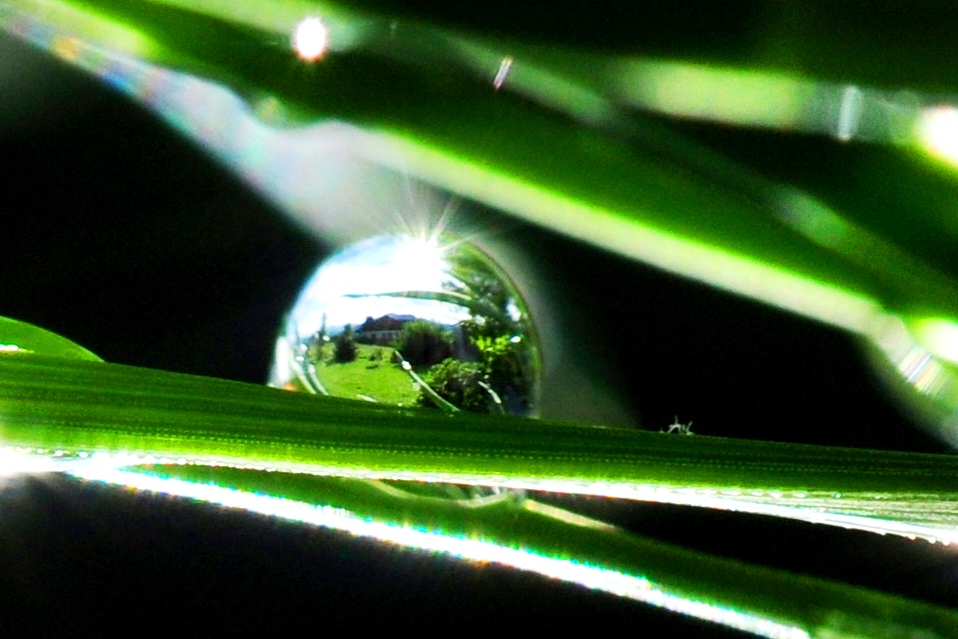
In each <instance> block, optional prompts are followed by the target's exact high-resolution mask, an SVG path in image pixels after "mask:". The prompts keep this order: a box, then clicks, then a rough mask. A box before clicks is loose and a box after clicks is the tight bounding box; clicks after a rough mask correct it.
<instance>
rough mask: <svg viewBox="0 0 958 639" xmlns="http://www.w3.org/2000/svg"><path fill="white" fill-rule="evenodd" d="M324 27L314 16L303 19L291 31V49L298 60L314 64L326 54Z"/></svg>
mask: <svg viewBox="0 0 958 639" xmlns="http://www.w3.org/2000/svg"><path fill="white" fill-rule="evenodd" d="M326 44H327V33H326V25H324V24H323V21H322V20H320V19H319V18H317V17H315V16H310V17H308V18H304V19H303V20H301V21H300V23H299V24H297V25H296V30H295V31H293V49H294V50H295V51H296V54H297V55H299V57H300V58H302V59H303V60H306V61H307V62H315V61H316V60H318V59H319V58H321V57H322V55H323V53H325V52H326Z"/></svg>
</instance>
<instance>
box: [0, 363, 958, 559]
mask: <svg viewBox="0 0 958 639" xmlns="http://www.w3.org/2000/svg"><path fill="white" fill-rule="evenodd" d="M0 441H2V442H3V444H4V445H5V447H6V450H7V452H8V453H13V452H22V453H32V454H34V455H35V456H37V457H40V458H42V457H43V456H44V455H51V454H56V451H60V453H59V456H60V457H62V458H68V459H73V460H76V461H77V462H78V463H92V462H91V461H90V460H91V459H92V458H88V459H85V460H84V459H81V458H80V457H78V456H79V455H81V454H82V455H83V456H89V455H93V454H98V455H96V459H97V460H98V461H97V463H100V462H103V463H110V464H114V465H129V464H132V463H143V461H144V460H146V461H147V462H149V461H150V460H153V461H159V460H163V461H164V463H198V464H204V465H227V466H236V467H248V468H258V469H278V470H287V471H296V472H304V473H312V474H321V475H338V476H346V477H358V478H367V479H371V478H393V479H410V480H417V481H438V482H452V483H461V484H475V485H485V486H501V487H509V488H528V489H539V490H551V491H558V492H569V493H582V494H594V495H606V496H610V497H619V498H625V499H639V500H650V501H658V502H667V503H676V504H688V505H698V506H707V507H714V508H723V509H728V510H738V511H743V512H753V513H762V514H769V515H774V516H782V517H790V518H797V519H802V520H805V521H813V522H821V523H828V524H833V525H840V526H845V527H850V528H861V529H865V530H874V531H877V532H882V533H894V534H899V535H905V536H912V537H913V536H921V537H925V538H928V539H930V540H942V541H945V542H950V541H952V540H958V515H956V513H958V508H956V505H958V457H952V456H941V455H925V454H914V453H895V452H880V451H871V450H857V449H837V448H822V447H815V446H803V445H791V444H779V443H771V442H760V441H744V440H730V439H721V438H710V437H702V436H677V435H667V434H663V433H652V432H644V431H634V430H627V429H616V428H600V427H589V426H581V425H568V424H561V423H550V422H543V421H537V420H524V419H519V418H509V417H505V416H496V417H489V416H472V415H467V414H463V413H457V414H455V415H449V414H445V413H441V412H439V411H434V410H428V409H420V410H413V409H406V408H396V407H387V406H381V405H373V404H370V403H368V402H361V401H352V400H338V399H334V398H327V397H315V396H307V395H305V394H296V393H289V392H284V391H280V390H276V389H271V388H264V387H259V386H254V385H248V384H241V383H237V382H229V381H223V380H215V379H207V378H199V377H192V376H186V375H179V374H173V373H165V372H160V371H152V370H147V369H139V368H131V367H126V366H119V365H112V364H102V363H93V362H82V361H70V360H58V359H53V358H42V357H39V356H35V357H15V358H4V359H0ZM41 451H42V452H41ZM37 453H41V454H40V455H36V454H37Z"/></svg>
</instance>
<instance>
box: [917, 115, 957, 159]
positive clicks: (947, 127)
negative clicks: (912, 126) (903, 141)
mask: <svg viewBox="0 0 958 639" xmlns="http://www.w3.org/2000/svg"><path fill="white" fill-rule="evenodd" d="M918 137H919V139H920V140H921V142H922V144H923V145H924V147H925V148H926V149H928V151H929V152H930V153H931V154H932V155H934V156H935V157H938V158H940V159H942V160H944V161H945V162H948V163H949V164H953V165H958V109H956V108H954V107H951V106H940V107H936V108H933V109H928V110H927V111H925V112H924V113H923V114H922V117H921V120H920V121H919V123H918Z"/></svg>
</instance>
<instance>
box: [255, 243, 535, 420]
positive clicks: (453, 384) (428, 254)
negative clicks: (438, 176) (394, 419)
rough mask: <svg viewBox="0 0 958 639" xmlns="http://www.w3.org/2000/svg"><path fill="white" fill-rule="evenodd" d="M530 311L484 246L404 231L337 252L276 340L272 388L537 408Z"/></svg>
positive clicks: (509, 409) (454, 406)
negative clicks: (412, 235) (427, 237)
mask: <svg viewBox="0 0 958 639" xmlns="http://www.w3.org/2000/svg"><path fill="white" fill-rule="evenodd" d="M539 357H540V356H539V347H538V340H537V338H536V332H535V328H534V325H533V323H532V318H531V317H530V316H529V312H528V308H527V306H526V303H525V301H524V300H523V299H522V297H521V295H520V294H519V292H518V290H517V289H516V287H515V285H514V284H513V283H512V282H511V281H510V280H509V278H508V277H507V276H506V274H505V273H504V272H503V271H502V269H501V268H500V267H499V266H498V265H496V264H495V263H494V262H493V261H492V259H491V258H489V257H488V256H487V255H486V254H485V253H483V252H482V251H481V250H479V249H478V248H476V247H475V246H473V245H470V244H468V243H465V242H445V241H442V242H437V241H426V240H419V239H414V238H412V237H408V236H401V235H385V236H378V237H374V238H371V239H367V240H364V241H362V242H359V243H357V244H354V245H352V246H349V247H347V248H345V249H343V250H342V251H340V252H338V253H336V254H335V255H333V256H332V257H330V258H329V259H328V260H326V261H325V262H323V264H321V265H320V267H319V269H318V270H317V271H316V272H315V274H314V275H313V276H312V277H311V278H310V280H309V281H308V282H307V284H306V286H305V287H304V288H303V290H302V292H301V293H300V295H299V298H298V299H297V301H296V303H295V305H294V306H293V309H292V310H291V311H290V312H289V314H288V316H287V319H286V325H285V327H284V329H283V332H282V334H281V335H280V336H279V338H278V340H277V343H276V356H275V360H274V362H273V370H272V373H271V378H270V385H272V386H276V387H280V388H287V389H290V390H305V391H309V392H313V393H317V394H325V395H333V396H337V397H348V398H351V399H357V400H361V401H367V402H376V403H383V404H391V405H396V406H399V405H401V406H422V407H434V408H439V409H443V410H447V411H458V410H465V411H470V412H477V413H510V414H513V415H527V416H531V415H534V414H535V413H536V397H537V393H538V388H539V383H540V375H541V365H540V359H539Z"/></svg>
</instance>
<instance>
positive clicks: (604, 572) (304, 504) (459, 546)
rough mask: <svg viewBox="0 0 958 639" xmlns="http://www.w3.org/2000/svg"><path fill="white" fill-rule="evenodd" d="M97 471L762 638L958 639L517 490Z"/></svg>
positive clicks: (872, 596)
mask: <svg viewBox="0 0 958 639" xmlns="http://www.w3.org/2000/svg"><path fill="white" fill-rule="evenodd" d="M90 470H91V469H87V471H79V472H77V473H75V474H77V475H78V476H80V477H89V478H91V479H94V480H97V479H98V480H100V481H106V482H108V483H119V484H121V485H125V486H133V487H139V488H142V489H146V490H152V491H159V492H165V493H168V494H174V495H175V494H181V495H185V496H192V497H195V498H200V499H203V500H204V501H210V502H213V503H219V504H223V505H227V506H232V507H239V508H245V509H247V510H250V511H253V512H264V513H267V514H271V515H274V516H279V517H283V518H286V519H290V520H293V521H299V522H304V523H310V524H313V525H320V526H324V527H327V528H331V529H334V530H341V531H346V532H350V533H352V534H353V535H356V536H361V537H373V538H376V539H379V540H381V541H384V542H386V543H392V544H397V545H400V546H404V547H407V548H421V549H426V550H430V551H432V552H439V553H441V554H444V555H446V556H452V557H459V558H462V559H466V560H472V561H480V562H489V561H491V562H495V563H501V564H503V565H507V566H511V567H515V568H518V569H521V570H529V571H533V572H537V573H539V574H542V575H545V576H547V577H551V578H555V579H560V580H563V581H569V582H572V583H578V584H580V585H583V586H586V587H589V588H593V589H597V590H601V591H604V592H608V593H611V594H614V595H617V596H620V597H626V598H629V599H633V600H636V601H640V602H643V603H647V604H651V605H654V606H659V607H663V608H666V609H668V610H672V611H674V612H679V613H681V614H686V615H691V616H695V617H698V618H700V619H704V620H707V621H712V622H715V623H719V624H723V625H726V626H730V627H733V628H737V629H740V630H744V631H747V632H751V633H753V634H756V635H759V636H765V637H774V638H781V637H788V638H790V639H802V638H805V637H840V636H849V635H851V636H861V637H872V636H874V637H882V636H892V635H893V634H894V633H896V632H898V633H906V634H907V633H911V635H913V636H937V637H950V636H958V613H955V612H954V611H950V610H945V609H941V608H937V607H935V606H931V605H927V604H919V603H915V602H912V601H909V600H906V599H902V598H900V597H895V596H889V595H885V594H880V593H877V592H871V591H867V590H865V589H862V588H858V587H853V586H848V585H843V584H838V583H831V582H828V581H824V580H821V579H813V578H808V577H800V576H797V575H793V574H788V573H784V572H781V571H776V570H769V569H763V568H758V567H755V566H750V565H747V564H743V563H739V562H735V561H730V560H727V559H721V558H718V557H714V556H710V555H707V554H704V553H699V552H692V551H687V550H683V549H680V548H676V547H674V546H670V545H668V544H664V543H660V542H655V541H650V540H647V539H643V538H642V537H639V536H637V535H634V534H631V533H629V532H627V531H624V530H620V529H617V528H615V527H612V526H609V525H608V524H603V523H602V522H597V521H595V520H591V519H587V518H585V517H581V516H579V515H576V514H574V513H570V512H568V511H565V510H562V509H559V508H555V507H553V506H549V505H546V504H542V503H540V502H536V501H533V500H531V499H527V498H525V497H522V496H518V495H515V494H512V493H502V494H500V495H492V496H487V497H480V498H474V499H463V500H453V499H439V498H435V497H425V496H421V495H417V494H415V493H413V492H409V491H407V490H402V486H400V487H399V488H397V487H395V486H391V485H386V484H383V483H381V482H372V481H358V480H345V479H341V478H328V477H327V478H319V477H310V476H306V475H289V474H284V473H263V472H255V471H241V470H237V469H230V468H204V467H198V466H179V467H176V466H173V467H171V466H159V467H145V468H136V469H133V471H134V472H129V471H120V472H117V471H107V472H106V473H102V474H101V473H98V472H97V471H95V470H93V471H92V472H89V471H90ZM227 486H228V487H230V488H225V487H227ZM280 495H281V496H282V497H277V496H280Z"/></svg>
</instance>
